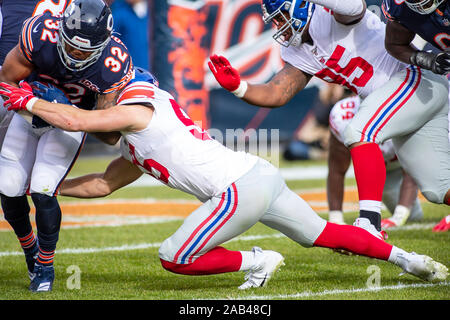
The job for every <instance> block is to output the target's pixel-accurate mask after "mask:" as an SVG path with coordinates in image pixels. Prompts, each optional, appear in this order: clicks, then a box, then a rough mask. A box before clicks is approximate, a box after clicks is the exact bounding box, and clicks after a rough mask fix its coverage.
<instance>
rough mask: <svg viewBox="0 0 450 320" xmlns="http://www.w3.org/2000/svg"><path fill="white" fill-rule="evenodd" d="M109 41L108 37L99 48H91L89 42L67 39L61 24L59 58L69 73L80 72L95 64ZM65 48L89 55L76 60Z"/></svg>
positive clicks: (58, 44) (80, 39)
mask: <svg viewBox="0 0 450 320" xmlns="http://www.w3.org/2000/svg"><path fill="white" fill-rule="evenodd" d="M110 40H111V38H110V37H108V39H106V40H105V42H103V43H102V44H100V45H99V46H95V47H91V46H90V41H89V40H87V39H83V38H81V37H79V36H75V37H73V38H72V39H69V37H68V36H67V34H66V33H65V32H64V27H63V24H62V23H61V24H60V28H59V37H58V43H57V48H58V53H59V57H60V58H61V61H62V62H63V64H64V66H65V67H66V68H67V69H69V70H71V71H81V70H84V69H86V68H87V67H89V66H91V65H92V64H94V63H95V62H97V60H98V59H99V58H100V56H101V54H102V52H103V49H105V47H106V46H107V45H108V43H109V41H110ZM67 46H69V47H72V48H74V49H77V50H80V51H82V52H90V53H91V54H90V55H89V57H87V58H86V59H83V60H78V59H76V58H74V57H72V56H71V55H70V54H69V53H68V52H67Z"/></svg>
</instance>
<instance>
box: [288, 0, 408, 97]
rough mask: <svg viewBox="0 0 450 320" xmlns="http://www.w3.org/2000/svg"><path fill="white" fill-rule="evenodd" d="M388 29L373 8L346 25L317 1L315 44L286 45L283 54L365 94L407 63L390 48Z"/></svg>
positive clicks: (311, 28)
mask: <svg viewBox="0 0 450 320" xmlns="http://www.w3.org/2000/svg"><path fill="white" fill-rule="evenodd" d="M385 29H386V26H385V24H384V23H383V22H382V21H381V20H380V19H379V17H378V16H377V15H376V14H374V13H373V12H371V11H369V10H366V14H365V15H364V17H363V18H362V19H361V21H360V22H358V23H357V24H353V25H348V26H346V25H343V24H341V23H338V22H337V21H336V20H335V19H334V17H333V14H332V12H330V11H329V10H328V9H326V8H324V7H321V6H319V5H316V9H315V11H314V13H313V15H312V17H311V21H310V26H309V34H310V35H311V38H312V40H313V44H312V45H311V44H308V43H302V44H300V45H299V46H298V47H295V46H292V45H291V46H289V47H287V48H285V47H282V48H281V57H282V59H283V60H284V61H286V62H288V63H289V64H291V65H293V66H294V67H296V68H298V69H300V70H302V71H303V72H305V73H308V74H310V75H314V76H316V77H318V78H320V79H323V80H325V81H327V82H331V83H337V84H340V85H343V86H345V87H347V88H348V89H350V90H352V91H353V92H354V93H356V94H358V95H360V96H361V97H362V98H365V97H366V96H367V95H369V94H370V93H371V92H372V91H374V90H375V89H377V88H379V87H380V86H381V85H383V84H385V83H386V82H387V81H388V80H389V79H390V78H391V76H392V75H394V74H395V73H397V72H398V71H400V70H402V69H404V68H405V67H406V64H404V63H402V62H400V61H398V60H397V59H395V58H393V57H392V56H391V55H389V53H388V52H387V51H386V49H385V47H384V38H385Z"/></svg>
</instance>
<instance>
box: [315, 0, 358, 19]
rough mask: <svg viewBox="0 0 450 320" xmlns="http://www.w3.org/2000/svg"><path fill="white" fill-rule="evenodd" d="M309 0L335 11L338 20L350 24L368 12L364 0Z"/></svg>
mask: <svg viewBox="0 0 450 320" xmlns="http://www.w3.org/2000/svg"><path fill="white" fill-rule="evenodd" d="M309 2H312V3H315V4H318V5H321V6H322V7H325V8H328V9H330V10H331V11H333V16H334V19H336V21H337V22H339V23H342V24H345V25H349V24H354V23H357V22H358V21H359V20H361V19H362V18H363V17H364V15H365V13H366V7H367V5H366V2H365V1H364V0H345V1H342V0H310V1H309Z"/></svg>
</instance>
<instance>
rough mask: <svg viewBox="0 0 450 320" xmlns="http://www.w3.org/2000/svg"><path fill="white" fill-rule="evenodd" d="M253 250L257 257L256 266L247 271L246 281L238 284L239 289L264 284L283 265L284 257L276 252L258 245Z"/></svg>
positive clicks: (262, 285)
mask: <svg viewBox="0 0 450 320" xmlns="http://www.w3.org/2000/svg"><path fill="white" fill-rule="evenodd" d="M253 252H254V254H255V258H256V259H257V262H256V267H255V268H254V269H252V270H250V271H248V272H247V274H246V275H245V280H247V281H245V282H244V283H243V284H242V285H241V286H239V289H240V290H246V289H249V288H257V287H264V286H266V285H267V283H268V282H269V280H270V278H271V277H272V275H273V274H274V273H275V271H277V270H278V269H279V268H280V267H281V266H283V265H284V258H283V256H282V255H281V254H279V253H278V252H275V251H270V250H262V249H261V248H259V247H254V248H253Z"/></svg>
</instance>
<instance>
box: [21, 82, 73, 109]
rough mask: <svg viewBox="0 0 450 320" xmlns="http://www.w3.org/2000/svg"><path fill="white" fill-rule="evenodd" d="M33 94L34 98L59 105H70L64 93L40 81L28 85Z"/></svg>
mask: <svg viewBox="0 0 450 320" xmlns="http://www.w3.org/2000/svg"><path fill="white" fill-rule="evenodd" d="M30 85H31V88H32V89H33V93H34V95H35V96H36V97H38V98H40V99H43V100H46V101H49V102H56V103H61V104H68V105H72V103H71V102H70V100H69V98H68V97H67V96H66V94H65V93H64V91H62V90H61V89H59V88H57V87H56V86H54V85H53V84H51V83H45V82H40V81H34V82H32V83H30Z"/></svg>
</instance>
